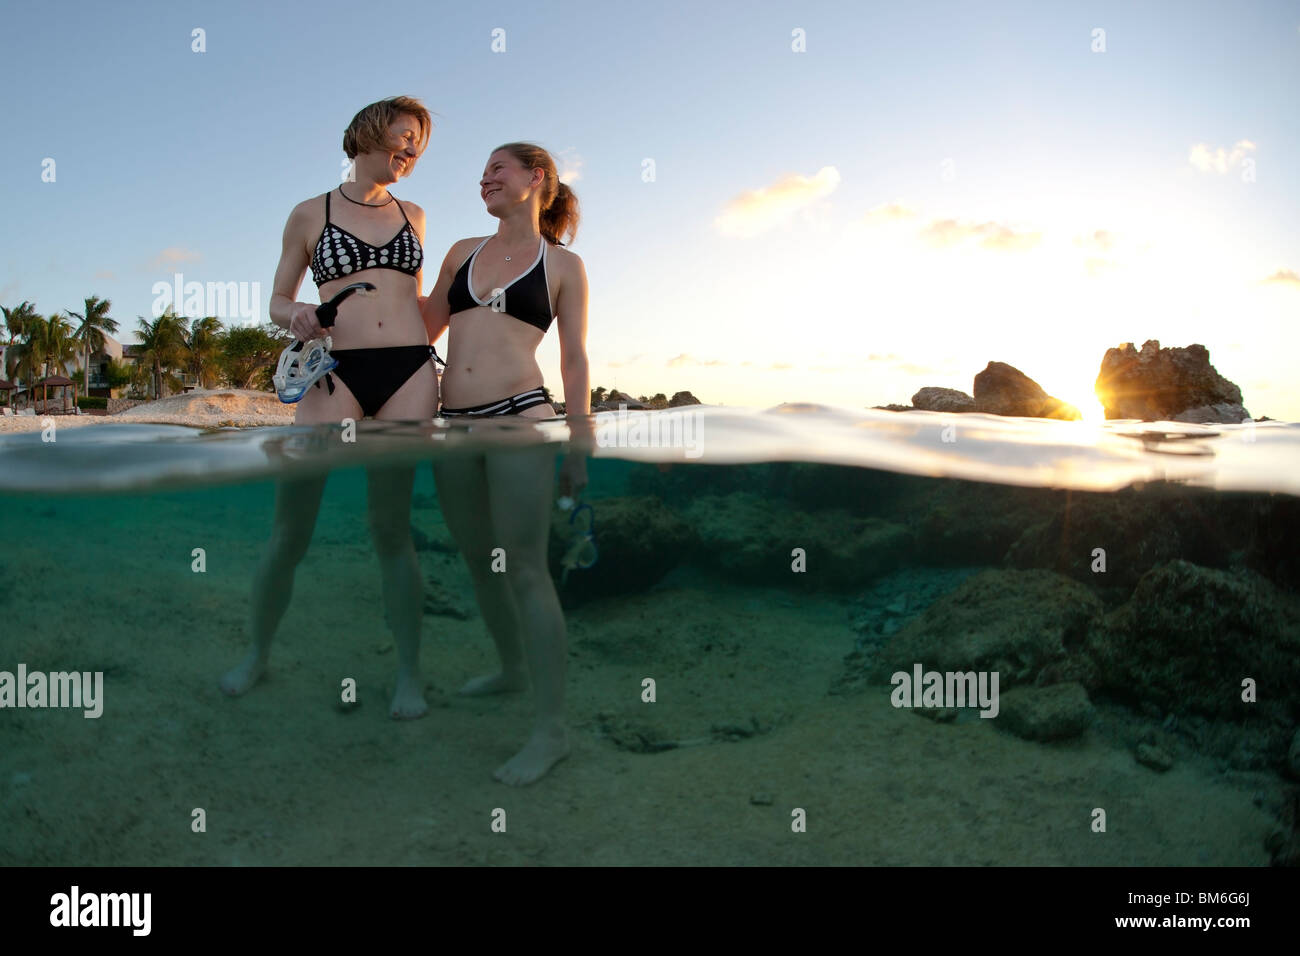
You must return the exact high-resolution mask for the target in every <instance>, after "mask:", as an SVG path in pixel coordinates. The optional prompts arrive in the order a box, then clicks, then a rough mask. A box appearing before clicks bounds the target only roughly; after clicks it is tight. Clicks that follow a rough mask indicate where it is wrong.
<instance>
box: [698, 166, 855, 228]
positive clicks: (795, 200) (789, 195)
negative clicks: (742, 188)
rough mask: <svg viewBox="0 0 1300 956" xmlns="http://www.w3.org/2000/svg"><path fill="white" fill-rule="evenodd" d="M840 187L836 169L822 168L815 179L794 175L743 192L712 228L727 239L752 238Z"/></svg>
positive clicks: (831, 167) (725, 208) (728, 204)
mask: <svg viewBox="0 0 1300 956" xmlns="http://www.w3.org/2000/svg"><path fill="white" fill-rule="evenodd" d="M839 184H840V172H839V170H838V169H836V168H835V167H834V166H823V167H822V168H821V169H819V170H818V171H817V173H816V174H815V175H813V176H802V175H800V174H798V173H791V174H790V175H788V176H785V177H782V178H781V179H779V180H777V181H776V182H775V183H773V184H772V185H770V186H763V187H762V188H760V189H754V190H751V191H749V192H745V193H741V194H740V195H739V196H737V197H736V198H734V199H732V200H731V201H730V202H728V203H727V205H726V206H724V207H723V210H722V213H721V215H719V216H718V217H717V218H716V219H715V220H714V221H713V225H714V227H715V228H716V229H717V230H718V231H719V232H720V233H722V234H723V235H724V236H732V237H734V238H739V239H751V238H753V237H754V236H757V235H760V234H762V233H764V232H767V231H768V230H769V229H772V228H774V227H775V226H778V225H780V224H781V223H782V222H784V221H786V220H787V219H789V218H790V217H791V216H793V215H794V214H795V213H797V212H798V211H799V210H800V209H803V208H805V207H806V206H809V205H811V204H812V203H814V202H816V201H817V200H819V199H822V198H824V197H826V196H829V195H830V194H831V193H833V192H834V191H835V189H836V187H837V186H839Z"/></svg>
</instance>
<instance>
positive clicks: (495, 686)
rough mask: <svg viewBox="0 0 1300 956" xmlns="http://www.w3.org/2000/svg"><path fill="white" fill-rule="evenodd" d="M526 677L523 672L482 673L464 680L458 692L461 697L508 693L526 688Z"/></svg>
mask: <svg viewBox="0 0 1300 956" xmlns="http://www.w3.org/2000/svg"><path fill="white" fill-rule="evenodd" d="M527 689H528V678H527V677H525V676H524V675H523V674H505V673H502V674H484V675H483V676H482V677H475V678H473V679H471V680H468V681H466V682H465V686H464V687H462V688H461V689H460V690H459V691H458V693H459V694H460V695H461V696H462V697H482V696H485V695H487V694H509V693H512V692H514V691H519V690H527Z"/></svg>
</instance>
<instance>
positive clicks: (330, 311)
mask: <svg viewBox="0 0 1300 956" xmlns="http://www.w3.org/2000/svg"><path fill="white" fill-rule="evenodd" d="M374 291H375V287H374V286H373V285H371V284H370V283H369V282H354V283H352V284H351V285H345V286H344V287H343V288H342V289H340V290H339V293H338V295H336V296H334V298H332V299H330V300H329V301H328V302H322V303H321V304H320V305H318V306H316V321H317V322H319V323H320V327H321V328H322V329H331V328H333V327H334V320H335V319H337V318H338V317H339V306H340V305H342V304H343V303H344V302H346V301H347V299H348V297H349V296H352V295H355V294H356V293H358V292H361V293H367V292H374ZM302 346H303V343H302V342H295V343H294V344H293V345H291V346H290V348H291V349H292V350H293V351H294V352H301V351H302Z"/></svg>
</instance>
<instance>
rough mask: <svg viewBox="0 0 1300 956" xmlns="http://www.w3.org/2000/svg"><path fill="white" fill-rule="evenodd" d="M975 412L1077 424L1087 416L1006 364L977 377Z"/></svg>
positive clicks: (995, 365)
mask: <svg viewBox="0 0 1300 956" xmlns="http://www.w3.org/2000/svg"><path fill="white" fill-rule="evenodd" d="M974 410H975V411H978V412H987V413H988V414H990V415H1020V416H1024V417H1026V418H1060V419H1063V420H1065V421H1077V420H1078V419H1080V418H1082V417H1083V416H1082V415H1080V414H1079V410H1078V409H1077V408H1075V407H1074V406H1073V405H1071V404H1069V403H1068V402H1063V401H1061V400H1060V399H1059V398H1053V397H1052V396H1051V395H1048V394H1047V393H1046V392H1045V391H1043V389H1042V386H1040V385H1039V384H1038V383H1037V382H1035V381H1034V380H1033V379H1032V378H1030V377H1029V376H1028V375H1026V374H1025V373H1024V372H1022V371H1020V370H1019V369H1017V368H1012V367H1011V366H1010V365H1007V364H1006V363H1005V362H989V364H988V365H987V366H986V367H985V369H984V371H982V372H980V373H979V374H978V375H976V376H975V409H974Z"/></svg>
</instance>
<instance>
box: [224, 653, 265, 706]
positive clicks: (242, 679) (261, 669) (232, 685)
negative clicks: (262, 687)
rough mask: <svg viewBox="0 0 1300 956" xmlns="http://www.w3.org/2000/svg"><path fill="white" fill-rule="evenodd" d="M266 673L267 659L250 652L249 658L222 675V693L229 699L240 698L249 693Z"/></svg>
mask: <svg viewBox="0 0 1300 956" xmlns="http://www.w3.org/2000/svg"><path fill="white" fill-rule="evenodd" d="M265 672H266V658H265V657H263V656H262V655H260V654H258V653H257V651H252V650H250V651H249V652H248V656H247V657H245V658H244V659H243V660H242V661H240V662H239V663H238V664H236V665H235V666H234V667H232V668H231V669H230V670H228V671H226V673H225V674H223V675H222V677H221V692H222V693H223V694H225V695H226V696H227V697H240V696H242V695H244V694H246V693H248V691H249V690H251V689H252V687H253V685H254V684H256V683H257V682H258V680H259V679H261V677H262V675H263V674H264V673H265Z"/></svg>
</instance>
